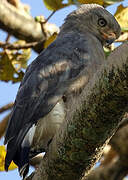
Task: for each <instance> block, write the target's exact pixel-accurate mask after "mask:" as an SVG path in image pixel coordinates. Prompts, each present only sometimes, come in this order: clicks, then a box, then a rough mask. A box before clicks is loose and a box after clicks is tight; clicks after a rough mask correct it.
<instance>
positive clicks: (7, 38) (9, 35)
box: [5, 34, 11, 43]
mask: <svg viewBox="0 0 128 180" xmlns="http://www.w3.org/2000/svg"><path fill="white" fill-rule="evenodd" d="M10 37H11V34H7V37H6V39H5V42H6V43H8V42H9V40H10Z"/></svg>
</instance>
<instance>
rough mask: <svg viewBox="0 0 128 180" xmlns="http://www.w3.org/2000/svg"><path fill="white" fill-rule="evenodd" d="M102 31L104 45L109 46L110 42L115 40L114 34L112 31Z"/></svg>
mask: <svg viewBox="0 0 128 180" xmlns="http://www.w3.org/2000/svg"><path fill="white" fill-rule="evenodd" d="M101 33H102V37H103V39H104V41H105V46H109V45H110V44H112V43H113V42H114V41H115V40H116V34H115V33H114V32H110V33H109V32H108V33H104V32H101Z"/></svg>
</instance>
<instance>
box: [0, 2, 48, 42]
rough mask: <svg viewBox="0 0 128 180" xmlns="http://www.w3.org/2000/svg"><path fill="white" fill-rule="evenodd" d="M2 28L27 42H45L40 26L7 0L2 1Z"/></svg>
mask: <svg viewBox="0 0 128 180" xmlns="http://www.w3.org/2000/svg"><path fill="white" fill-rule="evenodd" d="M0 28H1V29H3V30H5V31H7V32H8V33H11V34H13V35H14V36H15V37H16V38H19V39H24V40H26V41H40V40H45V37H44V36H43V34H42V31H41V27H40V24H39V23H37V22H35V20H34V19H33V18H32V17H31V16H29V15H28V14H27V13H26V14H23V13H20V11H19V10H18V9H16V8H15V7H14V6H12V5H11V4H9V3H8V2H7V1H5V0H0Z"/></svg>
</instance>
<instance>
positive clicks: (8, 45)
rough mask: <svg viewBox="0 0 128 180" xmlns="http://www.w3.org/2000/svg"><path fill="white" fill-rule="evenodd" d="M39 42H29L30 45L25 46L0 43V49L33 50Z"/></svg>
mask: <svg viewBox="0 0 128 180" xmlns="http://www.w3.org/2000/svg"><path fill="white" fill-rule="evenodd" d="M38 43H39V42H31V43H26V44H10V43H4V42H1V41H0V48H5V49H16V50H19V49H27V48H33V47H35V46H36V45H38Z"/></svg>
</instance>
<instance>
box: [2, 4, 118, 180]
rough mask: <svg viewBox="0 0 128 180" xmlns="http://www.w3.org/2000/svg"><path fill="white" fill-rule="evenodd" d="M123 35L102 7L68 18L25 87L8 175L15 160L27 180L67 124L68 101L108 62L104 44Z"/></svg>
mask: <svg viewBox="0 0 128 180" xmlns="http://www.w3.org/2000/svg"><path fill="white" fill-rule="evenodd" d="M119 35H120V26H119V24H118V22H117V21H116V20H115V18H114V17H113V15H111V14H110V13H109V12H108V11H107V10H105V9H104V8H103V7H102V6H99V5H96V4H86V5H81V6H80V7H79V8H78V9H77V10H75V11H73V12H72V13H71V14H69V15H68V16H67V18H66V19H65V22H64V24H63V25H62V27H61V30H60V33H59V35H58V37H57V38H56V40H55V41H54V42H53V43H52V44H50V45H49V46H48V48H47V49H45V50H44V51H43V52H41V54H40V55H39V56H38V57H37V58H36V59H35V60H34V61H33V62H32V63H31V64H30V65H29V66H28V68H27V70H26V73H25V75H24V78H23V80H22V82H21V85H20V87H19V90H18V93H17V96H16V100H15V103H14V107H13V111H12V114H11V117H10V120H9V123H8V127H7V130H6V134H5V144H7V154H6V158H5V170H6V171H7V170H8V167H9V165H10V163H11V161H12V160H13V161H14V162H15V164H17V166H18V169H19V173H20V175H21V176H23V178H24V177H25V176H26V174H27V173H28V169H29V159H30V158H32V157H33V156H34V155H36V154H37V153H38V152H40V151H47V148H48V145H49V143H50V142H51V140H52V138H53V137H54V135H55V133H56V131H57V130H58V128H59V127H60V125H61V124H62V122H63V121H64V118H65V99H66V98H67V97H68V95H72V94H73V95H74V96H75V93H76V96H77V95H78V92H79V91H80V90H81V89H82V88H83V87H84V86H85V85H86V84H87V82H88V80H89V69H95V70H96V69H98V67H99V66H100V65H101V64H102V62H103V61H104V60H105V55H104V50H103V46H104V45H106V44H111V43H112V42H113V41H114V40H115V39H116V38H118V37H119ZM40 144H41V145H40ZM35 147H36V148H35Z"/></svg>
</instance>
